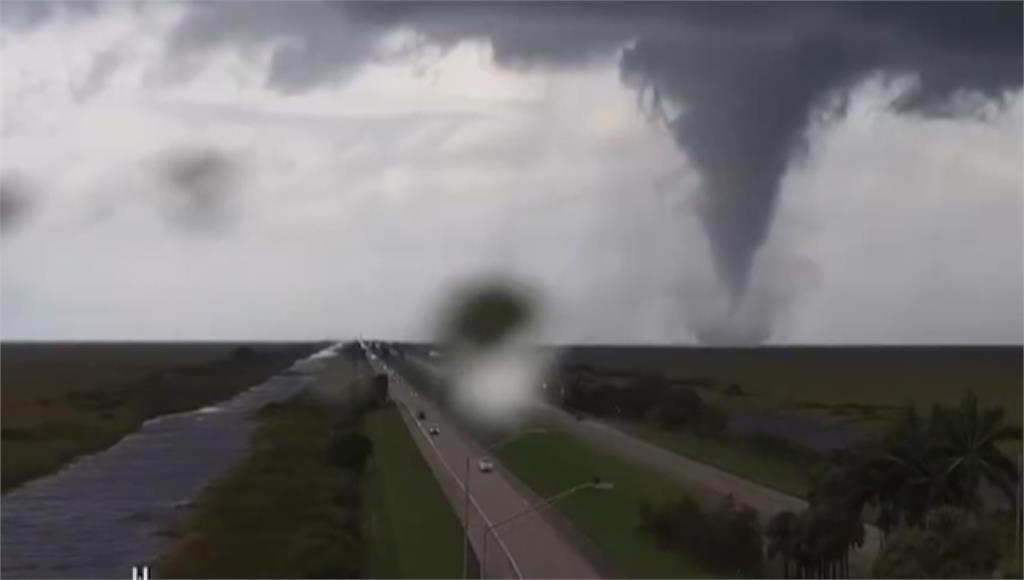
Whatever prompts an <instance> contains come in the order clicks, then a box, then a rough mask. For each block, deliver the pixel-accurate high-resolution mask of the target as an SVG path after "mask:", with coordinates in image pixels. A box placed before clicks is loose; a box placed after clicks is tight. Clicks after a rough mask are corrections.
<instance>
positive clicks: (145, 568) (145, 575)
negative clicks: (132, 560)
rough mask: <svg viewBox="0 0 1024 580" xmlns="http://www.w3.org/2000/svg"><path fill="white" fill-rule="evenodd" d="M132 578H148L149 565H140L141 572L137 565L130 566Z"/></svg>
mask: <svg viewBox="0 0 1024 580" xmlns="http://www.w3.org/2000/svg"><path fill="white" fill-rule="evenodd" d="M132 580H149V566H143V567H142V574H139V567H138V566H132Z"/></svg>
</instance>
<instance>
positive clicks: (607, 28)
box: [175, 2, 1022, 300]
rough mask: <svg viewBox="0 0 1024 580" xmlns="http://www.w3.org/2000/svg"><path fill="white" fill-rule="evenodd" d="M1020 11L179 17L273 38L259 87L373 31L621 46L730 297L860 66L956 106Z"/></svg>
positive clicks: (1007, 6) (769, 6) (309, 12)
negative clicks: (813, 128) (669, 142)
mask: <svg viewBox="0 0 1024 580" xmlns="http://www.w3.org/2000/svg"><path fill="white" fill-rule="evenodd" d="M1021 20H1022V5H1021V4H1020V3H1017V2H1012V3H1010V2H1007V3H978V2H973V3H954V2H941V3H926V2H912V3H911V2H907V3H888V2H887V3H875V2H870V3H739V2H727V3H694V2H686V3H639V2H629V3H596V4H583V3H566V2H555V3H394V2H387V3H340V4H322V5H321V4H306V3H303V4H300V5H287V6H285V5H282V4H272V3H271V4H268V3H260V4H253V5H244V6H239V5H233V4H228V3H216V4H210V5H202V6H196V7H195V9H193V10H190V13H189V15H188V17H187V18H186V20H185V21H184V22H183V24H182V26H181V28H180V29H179V30H178V32H177V34H176V38H175V41H176V42H175V46H176V49H177V50H180V51H185V52H188V51H192V50H195V49H197V48H204V47H210V46H216V45H219V44H225V43H233V42H242V43H246V44H251V43H265V42H267V41H273V40H278V41H282V40H283V41H284V42H283V44H282V45H281V47H280V48H278V49H276V51H275V53H274V57H273V60H272V65H271V68H270V71H269V77H268V82H269V83H270V84H271V85H273V86H277V87H279V88H281V89H283V90H289V91H290V90H298V89H301V88H306V87H308V86H311V85H314V84H318V83H322V82H329V81H337V80H339V79H343V78H344V77H345V76H346V75H348V74H350V73H351V72H352V70H354V68H355V67H357V66H359V65H360V64H361V63H362V62H364V61H365V60H366V59H368V58H371V57H372V56H373V55H374V43H375V42H376V41H377V40H378V39H379V38H380V37H381V35H382V34H384V33H386V32H389V31H394V30H399V29H411V30H415V31H416V32H418V33H419V34H421V35H422V36H424V37H425V38H427V39H429V41H430V42H432V43H434V44H436V45H440V46H442V47H447V46H451V45H454V44H455V43H457V42H459V41H461V40H465V39H479V40H484V41H488V42H489V43H490V44H491V46H492V47H493V51H494V57H495V60H496V61H497V63H499V64H500V65H504V66H514V67H525V66H549V67H565V66H575V65H579V64H581V63H584V62H586V61H587V60H588V59H591V58H592V57H594V56H597V55H602V54H604V55H610V54H614V53H615V52H616V51H619V50H622V49H623V48H624V50H623V52H622V56H621V62H620V66H621V71H622V75H623V79H624V81H625V82H627V83H628V84H630V85H632V86H635V87H637V88H638V89H639V90H640V91H641V93H642V94H643V95H645V96H646V99H647V103H648V104H649V105H651V106H652V108H653V109H654V110H658V111H665V110H667V109H666V108H663V107H662V105H663V104H665V103H666V102H671V103H672V104H673V105H674V106H675V109H674V110H681V112H680V113H678V114H674V115H669V114H668V113H662V114H661V118H662V119H663V120H664V122H665V123H666V125H667V127H668V128H669V129H670V130H671V132H672V134H673V136H674V137H675V140H676V142H677V143H678V144H679V146H680V147H681V148H683V149H684V150H685V151H686V154H687V156H688V158H689V160H690V162H691V163H692V164H693V165H694V166H695V167H696V169H697V170H699V172H700V174H701V176H702V179H703V184H702V203H701V205H700V206H699V209H700V218H701V220H702V222H703V224H704V227H705V229H706V231H707V234H708V237H709V239H710V242H711V248H712V254H713V258H714V260H715V264H716V267H717V270H718V273H719V276H720V277H721V279H722V280H723V282H724V283H725V284H726V285H727V287H728V288H729V289H730V292H731V293H732V295H733V299H734V300H738V299H740V298H742V296H743V294H744V292H745V290H746V286H747V281H748V277H749V273H750V270H751V264H752V262H753V260H754V258H755V256H756V253H757V251H758V249H759V248H760V246H761V245H762V243H763V242H764V240H765V238H766V237H767V235H768V233H769V230H770V227H771V223H772V216H773V213H774V211H775V206H776V200H777V198H778V190H779V183H780V181H781V179H782V177H783V175H784V174H785V172H786V170H787V168H788V167H789V166H790V165H791V163H792V162H793V160H794V159H797V158H799V156H800V154H801V153H802V152H803V150H804V149H805V145H806V144H805V142H804V136H805V133H806V129H807V126H808V124H809V123H810V122H811V121H812V119H813V117H814V115H815V114H817V113H818V112H820V111H828V110H829V109H828V107H829V106H833V107H834V106H836V105H840V106H841V105H842V100H843V98H844V94H845V90H846V89H848V88H850V86H851V85H852V84H854V83H856V82H858V81H860V80H863V79H864V78H865V77H866V76H868V75H870V74H873V73H883V74H896V75H903V74H906V75H912V76H913V77H914V78H916V80H917V84H916V85H915V86H914V87H913V88H912V89H911V90H910V91H909V92H907V93H906V94H904V95H903V96H902V97H901V100H900V101H899V102H898V103H897V107H899V108H900V109H902V110H904V111H916V112H921V113H927V114H941V113H949V112H951V111H954V109H951V108H949V107H948V104H949V102H950V99H951V98H952V97H956V96H958V95H959V94H960V93H961V92H963V91H968V92H978V93H982V94H984V95H986V96H988V97H1000V96H1001V95H1002V93H1003V92H1004V91H1007V90H1015V89H1017V88H1019V87H1020V85H1021V71H1022V63H1021Z"/></svg>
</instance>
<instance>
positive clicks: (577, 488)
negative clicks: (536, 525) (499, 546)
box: [480, 478, 615, 578]
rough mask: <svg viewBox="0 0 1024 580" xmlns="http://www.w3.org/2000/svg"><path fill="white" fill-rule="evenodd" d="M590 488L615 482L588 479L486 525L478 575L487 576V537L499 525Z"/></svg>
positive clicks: (603, 487) (610, 486)
mask: <svg viewBox="0 0 1024 580" xmlns="http://www.w3.org/2000/svg"><path fill="white" fill-rule="evenodd" d="M590 488H592V489H598V490H601V491H610V490H613V489H615V484H613V483H612V482H610V481H601V480H599V479H597V478H594V480H593V481H588V482H586V483H581V484H579V485H576V486H573V487H570V488H569V489H567V490H565V491H561V492H559V493H556V494H555V495H552V496H550V497H548V498H545V499H542V500H540V501H539V502H537V503H535V504H533V505H531V506H528V507H527V508H526V509H524V510H522V511H520V512H517V513H515V514H514V515H512V516H509V517H508V518H505V519H504V520H501V521H500V522H498V523H496V524H491V525H489V526H487V527H486V528H485V529H484V547H483V550H481V551H482V552H483V556H482V557H481V559H480V573H481V574H480V575H481V577H483V578H486V577H487V538H488V536H490V535H491V534H493V533H495V530H497V529H498V528H500V527H501V526H504V525H505V524H508V523H511V522H512V521H514V520H517V519H519V518H521V517H522V516H525V515H527V514H530V513H533V512H535V511H539V510H541V509H544V508H546V507H549V506H552V505H554V504H555V503H557V502H559V501H561V500H563V499H565V498H567V497H569V496H570V495H572V494H574V493H576V492H577V491H580V490H584V489H590Z"/></svg>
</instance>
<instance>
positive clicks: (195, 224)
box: [161, 149, 239, 231]
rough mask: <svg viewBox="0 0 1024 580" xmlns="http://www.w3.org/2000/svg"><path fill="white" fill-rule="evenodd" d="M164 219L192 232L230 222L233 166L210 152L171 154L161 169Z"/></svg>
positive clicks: (236, 171)
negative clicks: (163, 184)
mask: <svg viewBox="0 0 1024 580" xmlns="http://www.w3.org/2000/svg"><path fill="white" fill-rule="evenodd" d="M161 169H162V177H163V178H164V181H165V182H166V185H167V187H166V191H165V195H164V199H163V202H164V209H165V211H166V212H167V217H168V219H169V220H170V221H171V222H172V223H174V224H176V225H179V226H181V227H184V228H186V229H189V230H196V231H211V230H218V229H221V228H223V227H225V226H227V225H228V224H229V223H230V222H231V220H232V218H233V215H232V213H233V204H232V201H233V200H232V197H233V194H234V189H235V186H236V185H237V181H238V178H239V168H238V165H237V163H236V162H235V161H234V160H233V159H231V158H230V157H228V156H226V155H225V154H223V153H221V152H219V151H216V150H213V149H195V150H187V151H186V150H183V151H178V152H174V153H172V154H170V155H168V156H167V157H166V158H165V159H164V160H163V163H162V165H161Z"/></svg>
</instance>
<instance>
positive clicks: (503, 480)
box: [367, 351, 600, 578]
mask: <svg viewBox="0 0 1024 580" xmlns="http://www.w3.org/2000/svg"><path fill="white" fill-rule="evenodd" d="M367 352H369V351H367ZM370 364H371V365H372V366H373V368H374V370H375V371H376V372H378V373H382V372H383V373H386V374H388V375H389V378H390V380H389V391H390V392H389V394H390V396H391V398H392V400H394V401H395V403H396V404H397V405H398V407H399V409H400V410H401V413H402V418H403V419H404V420H405V423H406V426H407V427H408V428H409V432H410V434H411V435H412V437H413V439H414V440H415V441H416V444H417V446H418V447H419V448H420V450H421V452H422V453H423V457H424V458H425V459H426V460H427V463H428V464H429V465H430V468H431V470H432V471H433V472H434V475H435V477H436V478H437V481H438V482H439V484H440V485H441V488H442V490H443V491H444V493H445V495H446V496H447V498H448V500H449V501H450V502H451V504H452V507H453V509H454V511H455V513H456V515H457V516H458V517H459V518H460V520H462V521H463V522H466V520H467V517H468V520H469V537H470V542H471V543H472V545H473V547H474V551H475V552H476V554H478V555H480V556H481V557H482V555H483V553H484V534H485V533H486V530H487V528H488V527H489V526H491V525H496V524H498V523H500V522H502V521H504V520H506V519H508V518H512V517H514V516H516V515H517V514H520V513H521V512H524V510H529V509H530V507H531V504H532V503H535V502H536V501H537V498H536V497H534V496H532V495H530V494H528V493H525V492H524V491H523V490H522V488H521V486H519V485H516V484H515V483H513V482H512V481H511V476H510V475H509V474H508V473H507V472H506V471H505V470H504V469H503V468H502V466H501V464H500V462H498V461H497V460H496V459H495V458H494V457H491V456H490V455H488V454H487V452H486V450H484V449H482V448H481V447H480V446H479V445H477V444H476V443H475V442H474V441H473V440H472V439H471V438H470V437H468V436H466V435H464V434H463V433H461V432H460V431H459V429H458V428H456V427H455V426H454V425H453V424H452V423H451V422H450V421H448V420H447V419H446V418H445V416H444V415H443V413H442V412H441V411H440V410H439V409H438V408H437V407H436V405H434V404H433V402H431V401H429V400H428V399H427V397H424V396H420V395H419V394H418V393H417V392H416V391H415V390H414V389H412V388H411V387H410V385H409V384H408V383H407V382H406V381H405V379H404V378H403V377H402V376H401V375H400V374H398V373H397V372H395V371H394V370H393V369H391V368H390V367H389V366H388V365H387V363H386V362H385V361H383V360H381V359H380V358H379V357H376V356H374V355H372V354H371V355H370ZM420 412H423V413H424V415H425V417H426V418H425V419H424V420H422V421H420V420H417V418H416V417H417V415H418V414H419V413H420ZM431 427H436V428H437V429H438V430H439V432H438V433H437V434H436V435H431V434H430V433H429V430H430V428H431ZM483 458H489V459H491V460H492V461H493V462H494V470H493V471H491V472H488V473H483V472H481V471H480V469H479V461H480V459H483ZM467 461H468V467H469V469H468V470H467ZM467 480H468V481H469V488H470V492H471V501H470V506H469V509H468V512H467V510H466V509H465V503H466V502H465V494H464V489H465V487H464V485H465V483H464V482H465V481H467ZM487 544H488V546H487V556H486V562H481V569H482V575H483V576H484V577H487V578H599V577H600V573H599V571H598V569H597V567H596V566H595V565H594V564H593V563H592V562H591V561H589V560H588V558H586V557H585V556H584V555H583V554H582V553H581V552H580V551H579V550H577V549H576V547H575V546H574V545H573V543H572V541H570V540H569V539H568V538H566V537H565V536H564V535H563V534H562V533H561V532H560V531H559V530H558V529H557V528H556V526H554V525H553V524H552V523H551V522H550V521H549V520H548V519H547V518H545V517H543V515H542V514H540V513H539V512H536V511H534V512H531V513H528V514H527V515H523V516H522V517H519V518H517V519H515V520H513V521H511V522H509V523H508V524H507V525H503V526H500V527H498V528H497V529H495V530H494V531H493V532H492V533H491V535H490V537H489V538H488V540H487Z"/></svg>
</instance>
